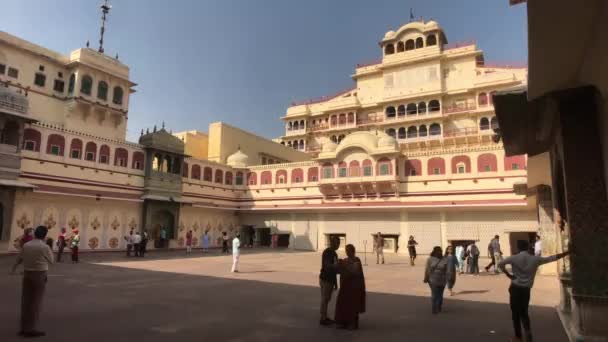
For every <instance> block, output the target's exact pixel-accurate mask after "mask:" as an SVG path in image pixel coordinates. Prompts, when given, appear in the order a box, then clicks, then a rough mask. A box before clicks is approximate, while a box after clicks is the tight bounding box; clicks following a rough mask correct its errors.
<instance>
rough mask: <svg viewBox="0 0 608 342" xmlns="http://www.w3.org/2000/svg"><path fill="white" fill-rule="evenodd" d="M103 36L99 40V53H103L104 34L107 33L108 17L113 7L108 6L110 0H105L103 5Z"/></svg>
mask: <svg viewBox="0 0 608 342" xmlns="http://www.w3.org/2000/svg"><path fill="white" fill-rule="evenodd" d="M100 8H101V34H100V38H99V50H98V51H99V52H101V53H103V34H104V33H105V31H106V15H107V14H108V13H109V12H110V8H112V6H110V5H108V0H104V3H103V5H101V7H100Z"/></svg>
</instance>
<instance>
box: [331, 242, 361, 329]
mask: <svg viewBox="0 0 608 342" xmlns="http://www.w3.org/2000/svg"><path fill="white" fill-rule="evenodd" d="M345 250H346V255H347V257H346V258H345V259H343V260H340V261H338V272H339V273H340V292H338V298H337V299H336V324H337V325H338V328H341V329H351V330H354V329H359V314H361V313H364V312H365V276H364V275H363V267H362V266H361V260H360V259H359V258H357V256H356V255H355V246H353V245H350V244H349V245H346V247H345Z"/></svg>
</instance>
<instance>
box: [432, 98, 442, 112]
mask: <svg viewBox="0 0 608 342" xmlns="http://www.w3.org/2000/svg"><path fill="white" fill-rule="evenodd" d="M440 110H441V105H440V104H439V100H431V101H429V112H438V111H440Z"/></svg>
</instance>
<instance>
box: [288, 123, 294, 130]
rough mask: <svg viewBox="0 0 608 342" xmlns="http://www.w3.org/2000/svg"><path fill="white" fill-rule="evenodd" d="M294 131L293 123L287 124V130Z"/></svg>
mask: <svg viewBox="0 0 608 342" xmlns="http://www.w3.org/2000/svg"><path fill="white" fill-rule="evenodd" d="M292 129H293V122H291V121H289V122H288V123H287V130H288V131H291V130H292Z"/></svg>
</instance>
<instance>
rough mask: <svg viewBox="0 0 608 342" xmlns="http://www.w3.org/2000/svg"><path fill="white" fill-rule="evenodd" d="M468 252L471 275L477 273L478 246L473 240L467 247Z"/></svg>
mask: <svg viewBox="0 0 608 342" xmlns="http://www.w3.org/2000/svg"><path fill="white" fill-rule="evenodd" d="M467 252H468V254H469V273H470V274H472V275H479V254H480V252H479V248H478V247H477V245H476V244H475V241H473V243H471V244H470V245H469V246H468V247H467Z"/></svg>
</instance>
